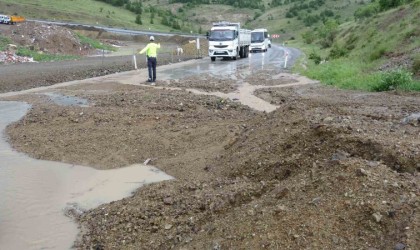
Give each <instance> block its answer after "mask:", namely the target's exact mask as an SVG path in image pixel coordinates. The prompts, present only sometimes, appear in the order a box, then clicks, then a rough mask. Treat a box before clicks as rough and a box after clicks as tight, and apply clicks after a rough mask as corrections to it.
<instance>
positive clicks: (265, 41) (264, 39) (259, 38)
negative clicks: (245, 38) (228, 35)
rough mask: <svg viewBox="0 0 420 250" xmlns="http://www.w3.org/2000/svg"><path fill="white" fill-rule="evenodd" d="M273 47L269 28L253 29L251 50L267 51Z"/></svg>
mask: <svg viewBox="0 0 420 250" xmlns="http://www.w3.org/2000/svg"><path fill="white" fill-rule="evenodd" d="M270 47H271V41H270V35H269V34H268V31H267V29H255V30H253V31H251V47H250V48H249V49H250V51H251V52H257V51H261V52H266V51H267V50H268V48H270Z"/></svg>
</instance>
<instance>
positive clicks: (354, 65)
mask: <svg viewBox="0 0 420 250" xmlns="http://www.w3.org/2000/svg"><path fill="white" fill-rule="evenodd" d="M362 66H363V65H362V64H361V63H359V62H355V61H349V60H345V59H337V60H332V61H329V62H327V63H323V64H319V65H313V66H310V68H309V69H308V70H307V71H305V72H303V74H305V75H306V76H308V77H309V78H312V79H316V80H319V81H321V82H322V83H324V84H327V85H333V86H337V87H339V88H343V89H358V90H365V91H371V90H372V89H373V87H374V86H377V84H378V82H379V80H380V75H379V74H369V73H363V72H362Z"/></svg>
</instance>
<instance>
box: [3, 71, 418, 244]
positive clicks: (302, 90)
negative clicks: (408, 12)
mask: <svg viewBox="0 0 420 250" xmlns="http://www.w3.org/2000/svg"><path fill="white" fill-rule="evenodd" d="M266 74H267V72H264V71H262V72H260V74H257V75H256V76H255V75H254V76H253V77H250V78H248V79H245V81H246V82H249V83H250V84H256V83H258V84H263V85H267V86H271V85H273V80H266V79H265V77H264V76H265V75H266ZM200 81H201V79H200V78H195V79H194V78H190V79H189V80H188V82H191V85H194V86H196V87H198V88H200V86H203V87H205V88H206V89H211V88H212V87H214V88H216V89H217V86H219V85H220V80H219V79H214V78H211V77H208V76H207V77H206V82H207V85H206V86H204V85H202V84H195V83H197V82H200ZM279 81H280V80H279ZM290 82H296V79H293V76H291V77H290ZM162 86H163V87H166V86H168V85H167V83H166V82H158V84H157V86H156V87H162ZM169 86H170V85H169ZM56 92H59V93H61V94H63V95H65V96H77V97H79V98H85V99H87V100H89V103H90V107H77V106H58V105H55V104H53V103H52V102H51V100H49V99H48V98H47V97H46V96H44V95H39V94H32V95H25V96H15V97H9V98H8V99H9V100H25V101H28V102H30V103H32V104H33V109H32V110H31V111H30V112H29V113H28V115H27V116H26V117H25V118H24V119H22V120H21V121H19V122H18V123H16V124H14V125H12V126H10V127H9V128H8V131H7V132H8V135H9V137H10V142H11V143H12V145H13V146H14V147H15V148H16V149H18V150H19V151H23V152H26V153H28V154H29V155H31V156H32V157H34V158H40V159H49V160H55V161H63V162H70V163H75V164H82V165H89V166H93V167H96V168H101V169H108V168H117V167H123V166H126V165H129V164H133V163H139V162H143V161H144V160H146V159H148V158H149V159H152V164H153V165H155V166H157V167H159V168H160V169H162V170H163V171H165V172H166V173H168V174H170V175H172V176H174V177H175V178H176V179H175V180H173V181H166V182H164V183H159V184H152V185H148V186H146V187H144V188H141V189H139V190H138V191H137V192H135V193H134V194H133V196H132V197H129V198H126V199H123V200H121V201H115V202H112V203H110V204H105V205H102V206H100V207H99V208H97V209H93V210H91V211H86V212H84V213H81V214H80V213H75V214H74V216H76V218H77V220H78V221H79V223H80V224H81V226H82V228H83V234H82V235H81V237H80V239H79V240H78V242H77V243H76V247H77V248H79V249H89V248H94V249H112V248H115V249H121V248H123V249H170V248H175V249H262V248H268V249H394V247H400V248H398V249H402V248H401V247H406V249H416V246H418V245H419V244H420V241H419V239H420V235H419V232H420V228H419V225H420V224H419V215H418V213H419V209H418V206H419V195H420V193H419V186H418V185H419V183H420V182H419V174H418V171H419V168H420V165H419V162H420V154H419V152H420V130H419V120H418V118H416V116H415V114H418V112H419V110H418V107H420V96H419V94H410V93H408V94H407V93H405V94H403V93H398V92H390V93H360V92H353V91H342V90H337V89H333V88H329V87H324V86H321V85H309V86H303V87H302V86H300V87H289V88H269V89H264V90H259V91H258V92H257V93H255V94H256V95H258V96H260V97H261V98H263V99H265V100H267V101H270V102H271V103H274V104H277V105H279V106H280V107H279V108H278V109H277V110H276V111H274V112H272V113H263V112H256V111H253V110H251V109H250V108H248V107H245V106H242V105H240V104H239V103H237V102H232V101H229V100H224V99H221V98H217V97H212V96H201V95H195V94H192V93H190V92H187V91H183V90H176V91H175V90H170V89H169V88H163V89H157V88H154V87H150V86H141V85H137V86H132V85H121V84H119V83H116V82H112V81H108V82H106V81H104V82H102V83H95V84H93V83H92V84H83V85H74V86H71V87H66V88H59V89H57V90H56ZM63 135H66V136H63Z"/></svg>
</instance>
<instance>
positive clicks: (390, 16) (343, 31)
mask: <svg viewBox="0 0 420 250" xmlns="http://www.w3.org/2000/svg"><path fill="white" fill-rule="evenodd" d="M419 20H420V3H419V1H417V3H412V4H410V5H405V6H401V7H399V8H396V9H392V10H389V11H387V12H383V13H380V14H378V15H377V16H375V17H373V18H368V19H365V20H361V21H357V22H348V23H344V24H342V25H341V26H340V27H339V28H340V29H339V30H340V31H339V33H338V35H337V37H336V39H335V42H334V44H335V45H336V46H338V47H340V48H343V49H345V50H347V52H348V54H347V55H346V56H345V57H343V58H339V59H334V60H330V61H329V62H328V63H326V64H320V65H315V64H314V63H313V62H312V61H309V69H308V70H303V69H300V70H299V71H300V72H302V73H304V74H306V75H307V76H309V77H312V78H315V79H319V80H321V81H322V82H324V83H327V84H331V85H336V86H339V87H341V88H348V89H363V90H373V89H374V88H375V87H376V86H377V85H378V84H380V82H381V77H382V75H383V73H382V72H380V71H379V69H381V68H384V70H389V69H397V68H399V67H405V68H406V70H407V71H411V73H414V69H412V68H410V67H409V66H408V67H406V65H405V64H406V63H407V62H413V61H414V60H416V57H418V56H419V50H420V39H419V37H420V21H419ZM294 44H295V45H296V46H297V47H300V48H303V49H304V50H305V52H306V54H308V55H309V54H310V53H313V52H314V51H315V53H318V54H320V55H321V57H322V58H328V55H329V53H330V51H331V48H329V49H324V50H321V49H320V47H319V46H317V45H316V44H314V45H310V46H308V45H305V44H303V43H301V42H299V41H295V43H294ZM417 60H418V59H417ZM387 65H388V68H387V67H384V66H387ZM402 88H403V89H404V88H405V89H411V90H420V82H419V81H418V80H417V81H414V82H412V83H411V84H410V85H409V86H403V87H402Z"/></svg>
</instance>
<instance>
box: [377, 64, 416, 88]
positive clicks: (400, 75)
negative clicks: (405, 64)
mask: <svg viewBox="0 0 420 250" xmlns="http://www.w3.org/2000/svg"><path fill="white" fill-rule="evenodd" d="M412 83H413V78H412V73H411V72H409V71H407V70H405V69H396V70H391V71H387V72H383V73H382V74H381V79H380V81H379V84H378V85H376V86H374V87H373V90H374V91H388V90H393V89H397V88H401V87H402V88H403V87H404V85H411V84H412Z"/></svg>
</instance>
